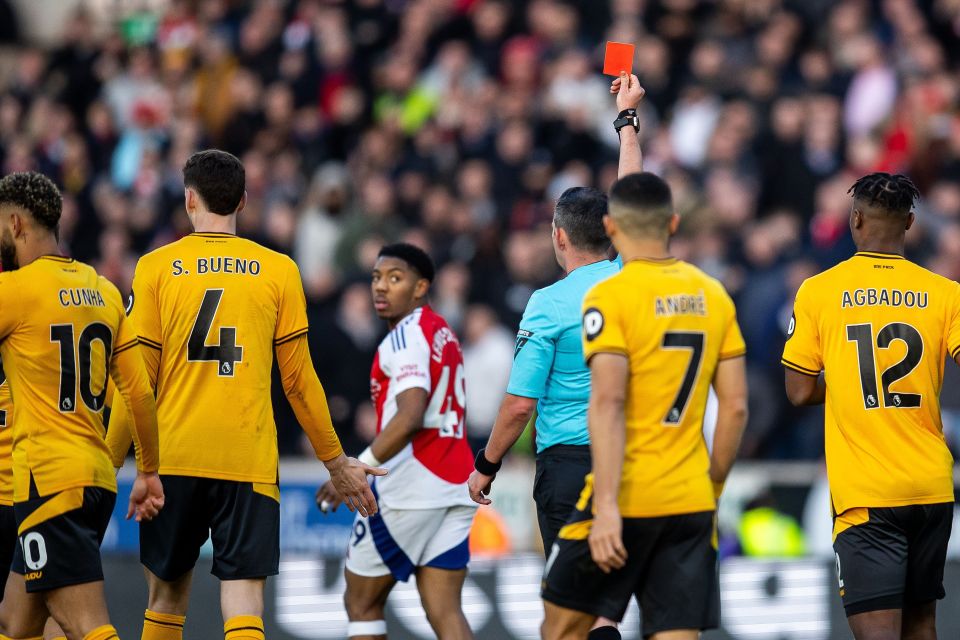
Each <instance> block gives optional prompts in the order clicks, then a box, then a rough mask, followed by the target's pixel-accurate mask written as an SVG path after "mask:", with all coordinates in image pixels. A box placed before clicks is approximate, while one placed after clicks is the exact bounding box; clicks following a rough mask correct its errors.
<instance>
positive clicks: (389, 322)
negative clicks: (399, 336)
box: [387, 300, 427, 331]
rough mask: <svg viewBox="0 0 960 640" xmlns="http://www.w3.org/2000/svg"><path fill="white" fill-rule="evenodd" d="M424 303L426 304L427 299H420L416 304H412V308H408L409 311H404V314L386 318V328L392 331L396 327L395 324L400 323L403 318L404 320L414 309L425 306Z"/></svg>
mask: <svg viewBox="0 0 960 640" xmlns="http://www.w3.org/2000/svg"><path fill="white" fill-rule="evenodd" d="M426 304H427V301H426V300H421V301H419V302H418V303H417V304H416V306H414V307H413V308H412V309H410V310H409V311H407V312H406V313H405V314H403V315H402V316H398V317H396V318H390V319H389V320H387V328H388V329H389V330H390V331H393V330H394V329H395V328H396V327H397V325H398V324H400V323H401V322H403V320H404V319H405V318H406V317H407V316H409V315H410V314H411V313H413V312H414V311H416V310H417V309H419V308H420V307H424V306H426Z"/></svg>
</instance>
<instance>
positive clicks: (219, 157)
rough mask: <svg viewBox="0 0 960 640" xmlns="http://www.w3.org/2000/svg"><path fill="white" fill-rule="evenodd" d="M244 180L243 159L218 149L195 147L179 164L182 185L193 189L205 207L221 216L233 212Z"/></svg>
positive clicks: (241, 194) (238, 204) (239, 198)
mask: <svg viewBox="0 0 960 640" xmlns="http://www.w3.org/2000/svg"><path fill="white" fill-rule="evenodd" d="M246 181H247V176H246V171H244V168H243V163H242V162H240V160H239V159H238V158H237V157H236V156H234V155H233V154H231V153H227V152H226V151H220V150H219V149H207V150H206V151H198V152H197V153H195V154H193V155H192V156H190V159H189V160H187V163H186V164H185V165H183V186H185V187H187V188H190V189H193V190H194V191H196V192H197V195H199V196H200V199H201V200H203V204H204V205H206V207H207V211H209V212H210V213H216V214H219V215H221V216H228V215H230V214H231V213H234V212H236V210H237V207H239V206H240V201H241V200H243V194H244V191H245V190H246V188H247V186H246Z"/></svg>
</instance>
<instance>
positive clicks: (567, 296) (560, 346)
mask: <svg viewBox="0 0 960 640" xmlns="http://www.w3.org/2000/svg"><path fill="white" fill-rule="evenodd" d="M619 271H620V264H618V262H611V261H608V260H602V261H600V262H594V263H593V264H588V265H584V266H582V267H580V268H578V269H574V270H573V271H571V272H570V273H569V274H568V275H567V277H566V278H564V279H563V280H560V281H558V282H556V283H554V284H552V285H550V286H549V287H544V288H543V289H538V290H537V291H535V292H534V293H533V295H532V296H530V301H529V302H527V308H526V310H524V312H523V319H522V320H521V321H520V330H519V331H518V332H517V346H516V350H515V351H514V356H513V369H512V370H511V372H510V383H509V384H508V385H507V392H508V393H511V394H513V395H515V396H522V397H524V398H536V399H537V453H540V452H541V451H543V450H544V449H546V448H548V447H552V446H554V445H558V444H572V445H584V444H590V436H589V434H588V433H587V404H588V403H589V401H590V369H588V368H587V365H586V363H585V362H584V361H583V344H582V343H581V331H582V330H581V313H582V309H581V305H582V304H583V298H584V296H585V295H586V294H587V291H588V290H589V289H590V287H592V286H593V285H595V284H597V283H598V282H600V281H601V280H606V279H607V278H609V277H610V276H613V275H616V274H617V273H618V272H619Z"/></svg>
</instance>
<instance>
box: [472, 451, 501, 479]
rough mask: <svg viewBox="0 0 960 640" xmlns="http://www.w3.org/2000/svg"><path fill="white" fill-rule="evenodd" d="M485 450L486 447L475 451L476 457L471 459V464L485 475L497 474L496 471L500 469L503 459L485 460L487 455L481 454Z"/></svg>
mask: <svg viewBox="0 0 960 640" xmlns="http://www.w3.org/2000/svg"><path fill="white" fill-rule="evenodd" d="M485 451H486V449H480V451H477V459H476V460H474V461H473V466H474V467H475V468H476V469H477V471H479V472H480V473H482V474H483V475H485V476H495V475H497V471H500V466H501V465H502V464H503V460H501V461H500V462H490V461H489V460H487V456H485V455H483V454H484V452H485Z"/></svg>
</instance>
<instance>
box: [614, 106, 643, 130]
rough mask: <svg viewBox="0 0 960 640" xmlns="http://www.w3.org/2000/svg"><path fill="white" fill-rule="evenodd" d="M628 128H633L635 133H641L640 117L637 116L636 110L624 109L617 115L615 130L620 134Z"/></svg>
mask: <svg viewBox="0 0 960 640" xmlns="http://www.w3.org/2000/svg"><path fill="white" fill-rule="evenodd" d="M626 126H631V127H633V130H634V131H637V132H639V131H640V117H639V116H637V110H636V109H624V110H623V111H621V112H620V113H619V114H617V119H616V120H614V121H613V128H614V129H616V130H617V133H620V129H623V128H624V127H626Z"/></svg>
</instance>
